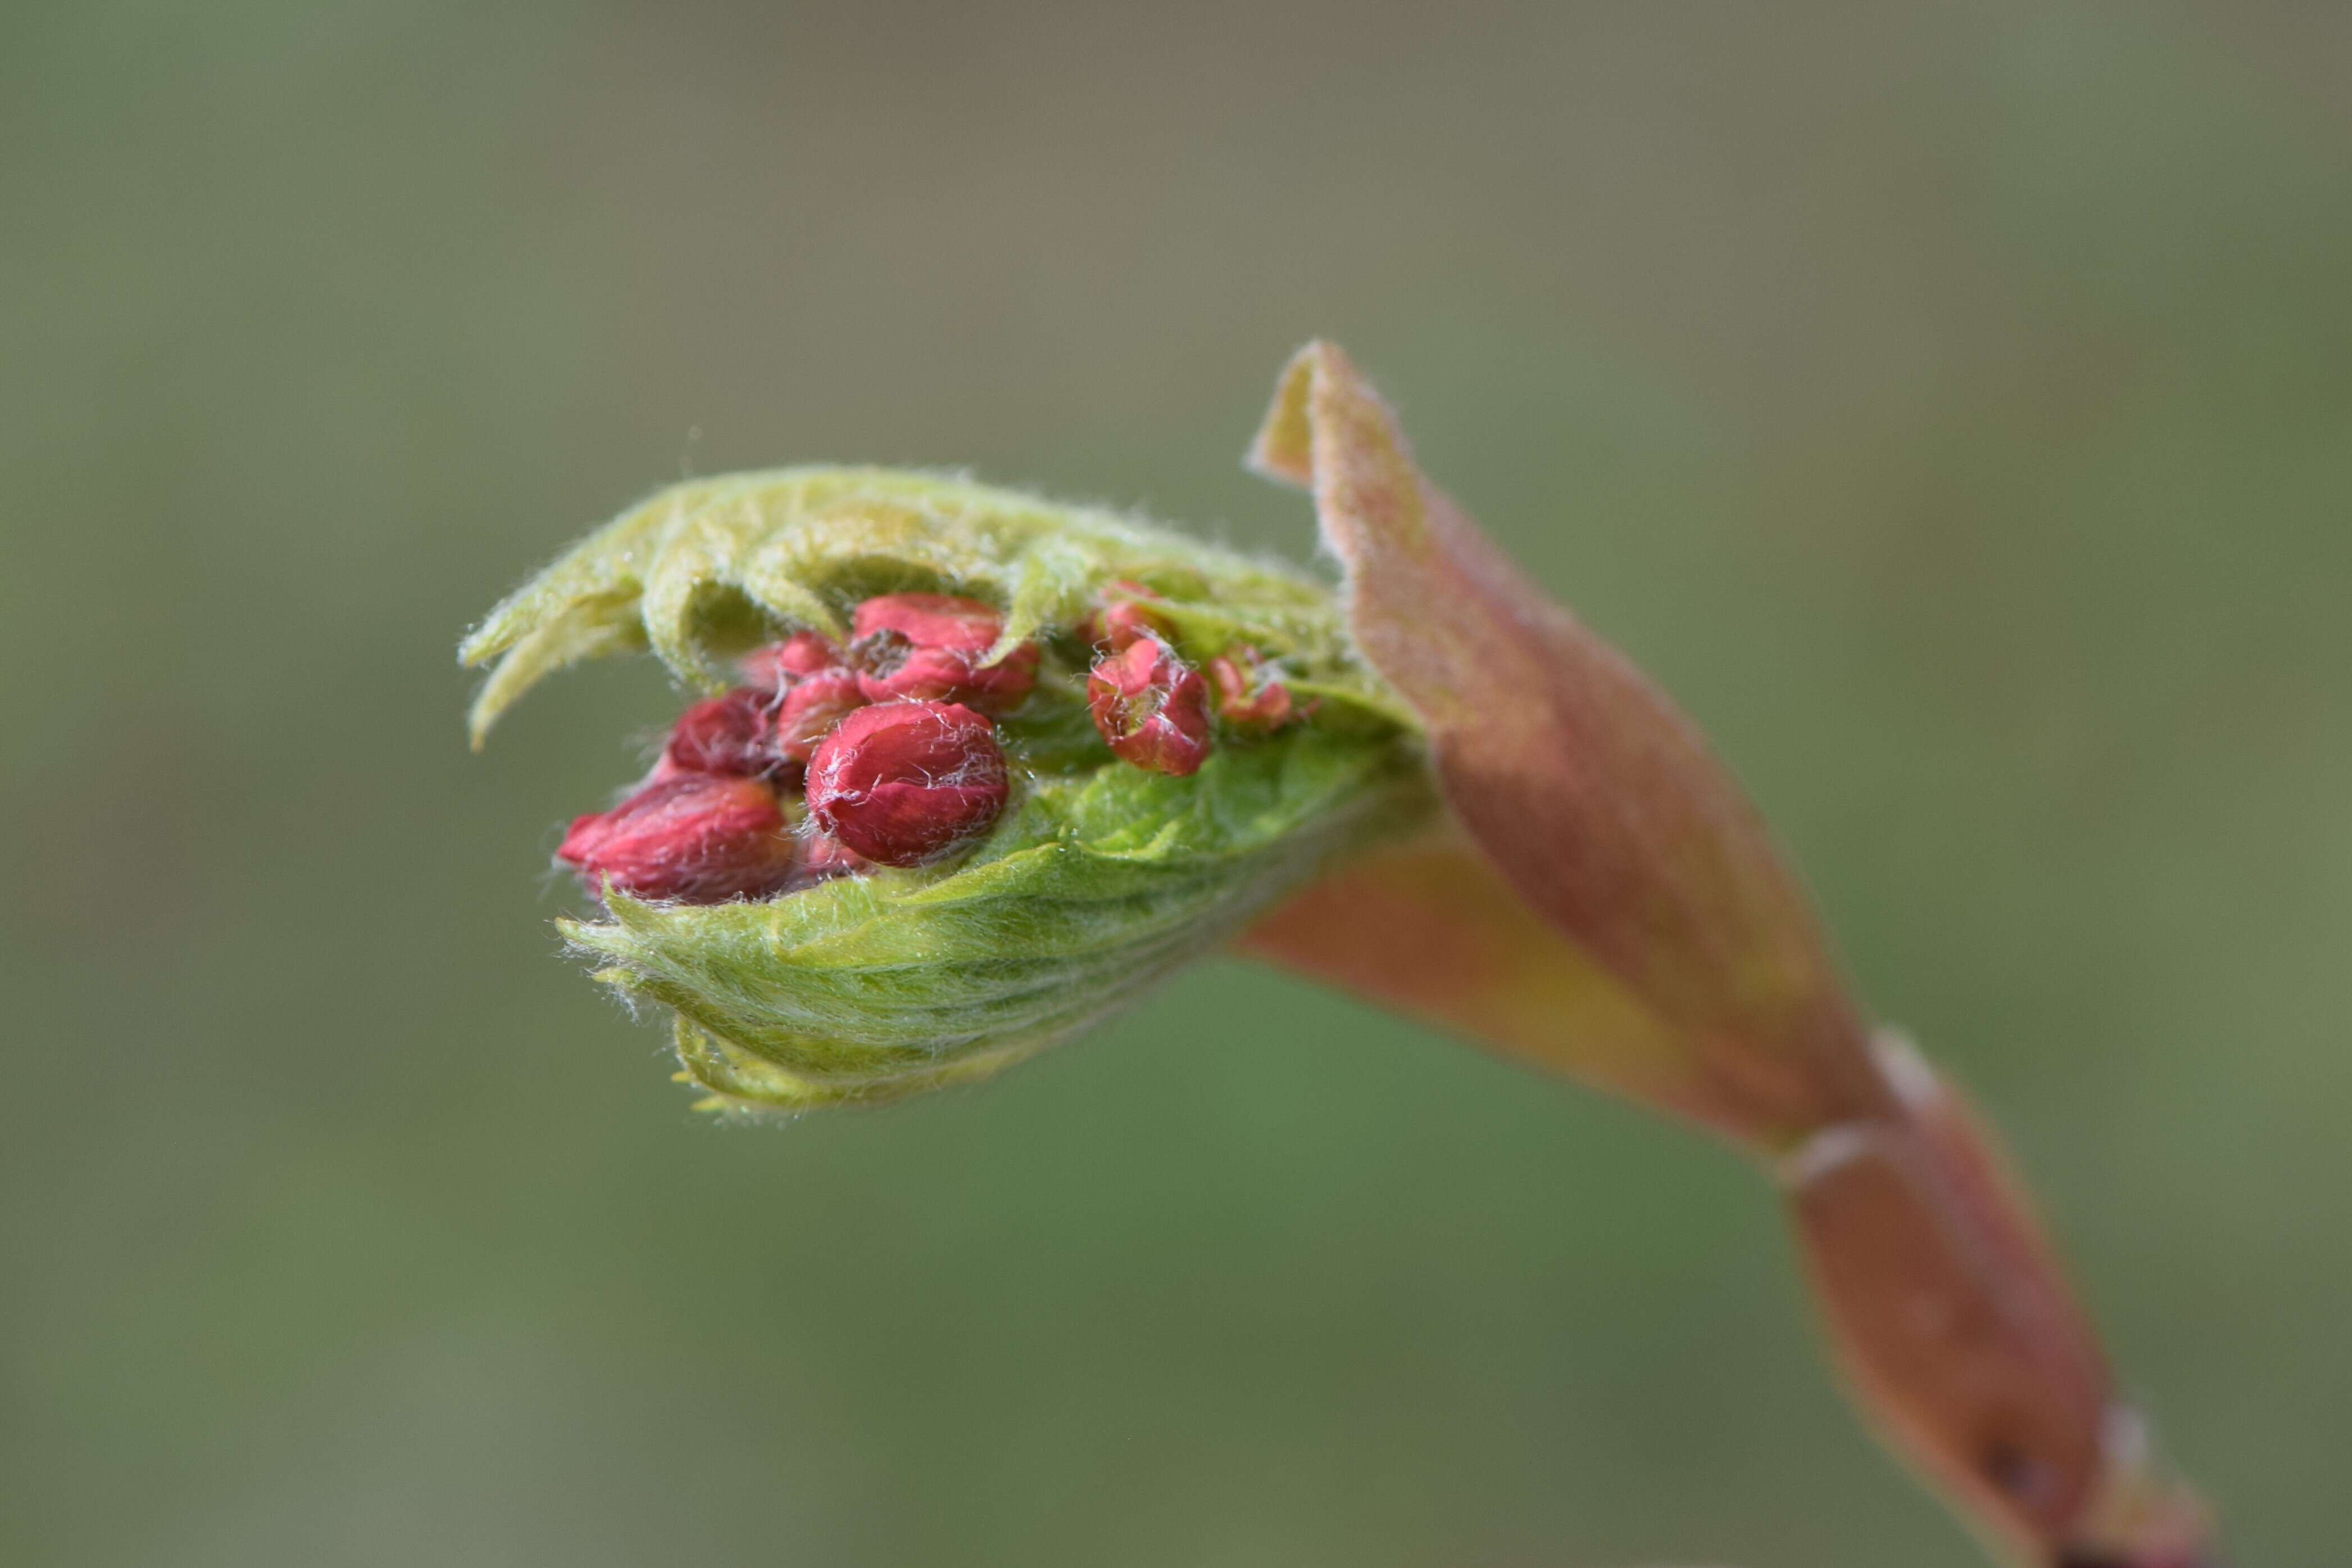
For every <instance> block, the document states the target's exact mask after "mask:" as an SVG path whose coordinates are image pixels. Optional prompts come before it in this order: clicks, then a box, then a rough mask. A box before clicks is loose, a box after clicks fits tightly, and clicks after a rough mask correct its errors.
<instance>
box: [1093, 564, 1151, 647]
mask: <svg viewBox="0 0 2352 1568" xmlns="http://www.w3.org/2000/svg"><path fill="white" fill-rule="evenodd" d="M1110 591H1112V592H1115V593H1123V594H1139V595H1143V596H1146V597H1149V596H1150V592H1151V591H1150V589H1148V588H1146V587H1144V586H1143V584H1141V583H1139V582H1132V581H1129V580H1127V579H1125V578H1121V579H1119V580H1118V581H1116V582H1113V583H1112V584H1110ZM1172 629H1173V628H1172V626H1171V622H1169V619H1168V617H1167V616H1165V615H1162V614H1161V613H1160V612H1159V611H1157V610H1154V609H1152V608H1151V607H1150V605H1148V604H1139V603H1137V602H1136V601H1135V600H1133V599H1114V600H1112V601H1110V602H1108V603H1107V604H1105V605H1104V606H1103V607H1102V608H1101V609H1100V610H1097V611H1096V612H1094V614H1092V615H1090V616H1088V617H1087V621H1086V623H1085V625H1083V626H1082V627H1081V628H1080V630H1081V631H1082V632H1085V634H1086V638H1087V642H1089V643H1093V644H1094V645H1095V646H1096V647H1097V648H1108V649H1109V650H1110V651H1111V652H1112V653H1121V652H1123V651H1125V650H1126V649H1127V648H1128V647H1129V645H1131V644H1132V643H1134V642H1135V640H1136V639H1137V638H1139V637H1160V638H1165V637H1166V636H1167V635H1168V633H1169V632H1171V630H1172Z"/></svg>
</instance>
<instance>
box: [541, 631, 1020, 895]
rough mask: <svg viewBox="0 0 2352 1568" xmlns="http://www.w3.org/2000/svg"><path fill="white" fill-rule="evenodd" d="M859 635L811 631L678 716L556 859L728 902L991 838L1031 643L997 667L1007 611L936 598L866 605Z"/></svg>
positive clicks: (600, 882)
mask: <svg viewBox="0 0 2352 1568" xmlns="http://www.w3.org/2000/svg"><path fill="white" fill-rule="evenodd" d="M855 625H856V639H855V640H854V641H853V642H852V643H850V645H849V647H848V648H847V649H843V648H842V647H841V646H840V645H838V644H837V643H834V642H833V641H832V640H831V639H829V638H826V637H824V636H822V635H820V634H818V633H816V632H797V633H795V634H793V636H792V637H790V638H787V639H786V640H784V641H783V642H781V643H772V644H771V645H769V646H767V647H763V648H761V649H759V650H758V651H756V652H755V653H751V655H750V656H748V657H747V658H745V659H744V660H743V661H742V662H741V664H740V666H739V667H740V670H741V672H742V674H743V677H744V684H743V685H739V686H736V687H734V688H732V689H731V690H730V691H727V692H725V693H722V694H721V695H718V696H715V697H710V698H707V699H705V700H704V701H701V702H698V703H696V704H694V705H693V706H691V707H689V708H688V709H687V710H686V712H685V713H684V714H682V715H680V716H679V717H678V719H677V723H676V724H675V725H674V726H673V727H671V730H670V734H669V737H668V740H667V743H666V744H665V745H664V747H662V754H661V758H660V760H659V761H658V762H657V763H656V764H655V767H654V770H653V772H652V774H651V775H650V776H648V777H647V779H646V781H645V782H644V783H643V784H642V785H640V786H639V787H638V789H637V790H636V791H635V793H634V794H632V795H631V796H630V797H629V798H628V799H627V800H624V801H622V802H621V803H620V804H619V805H618V806H615V807H614V808H613V809H612V810H609V811H601V812H594V813H592V814H590V815H588V816H584V817H581V818H579V819H577V820H576V821H573V822H572V829H571V831H570V832H569V833H567V834H566V835H565V836H564V840H563V843H562V847H561V848H559V849H558V850H557V851H556V858H557V859H559V860H561V861H562V862H565V863H566V864H568V865H570V866H572V869H573V870H575V871H576V872H578V873H579V874H580V876H581V878H582V880H583V882H585V883H588V884H589V886H591V887H592V888H593V889H595V890H597V891H599V892H601V891H602V890H603V889H604V888H605V887H607V886H610V887H614V888H617V889H619V890H620V891H622V892H624V893H626V894H631V895H633V896H635V897H638V898H646V899H661V900H670V901H675V902H678V903H685V904H720V903H725V902H728V901H729V900H732V899H742V898H766V897H770V896H772V895H773V894H778V893H784V892H789V891H791V890H793V888H795V887H799V886H805V885H807V884H808V883H814V882H818V881H822V880H824V878H826V877H829V876H837V875H841V874H844V873H852V872H856V871H859V870H862V869H864V868H865V867H866V866H867V865H868V864H869V863H874V864H881V865H893V866H908V865H919V864H922V863H924V862H928V861H931V860H935V859H937V858H939V857H940V856H941V855H943V854H946V853H949V852H952V851H953V850H955V849H957V848H959V847H960V846H961V845H962V844H964V843H966V842H968V841H971V839H973V838H975V837H977V836H978V835H979V834H981V833H982V832H984V831H987V829H988V828H989V827H990V825H991V824H992V823H993V822H994V821H996V819H997V817H998V816H999V815H1000V814H1001V813H1002V812H1003V810H1004V803H1005V800H1006V797H1007V794H1008V788H1009V787H1008V781H1007V775H1006V771H1005V767H1004V754H1003V749H1002V747H1000V746H999V745H998V743H997V737H996V729H995V726H994V724H993V723H992V722H991V720H990V719H989V717H987V716H986V715H988V714H1003V713H1007V712H1010V711H1011V710H1012V709H1013V708H1014V707H1016V706H1019V705H1020V703H1021V702H1022V700H1023V699H1024V698H1025V697H1026V696H1027V695H1028V694H1029V691H1030V688H1031V687H1032V686H1033V685H1034V684H1035V681H1036V672H1037V660H1038V650H1037V647H1036V644H1034V643H1021V644H1019V645H1017V646H1016V647H1015V648H1013V651H1012V652H1011V653H1008V654H1007V655H1006V656H1005V657H1004V658H1003V659H1000V660H998V661H996V662H995V663H993V664H990V663H988V662H986V655H987V653H988V651H989V649H990V648H991V647H992V645H993V644H994V643H995V642H996V640H997V636H998V633H999V632H1000V631H1001V630H1002V626H1003V622H1002V620H1001V619H1000V618H999V617H998V615H997V613H996V612H995V611H993V610H992V609H990V608H989V607H988V606H987V605H984V604H982V603H980V602H978V601H974V600H969V599H951V598H949V597H947V596H945V595H941V594H933V593H898V594H885V595H882V596H880V597H877V598H873V599H868V600H867V601H865V602H864V603H863V604H861V605H859V606H858V607H857V612H856V622H855ZM967 705H969V706H967ZM796 822H797V824H798V826H797V829H796V828H795V823H796Z"/></svg>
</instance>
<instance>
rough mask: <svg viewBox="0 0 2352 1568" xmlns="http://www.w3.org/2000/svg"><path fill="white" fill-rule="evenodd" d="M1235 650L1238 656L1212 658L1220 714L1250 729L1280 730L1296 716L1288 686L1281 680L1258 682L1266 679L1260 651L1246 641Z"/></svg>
mask: <svg viewBox="0 0 2352 1568" xmlns="http://www.w3.org/2000/svg"><path fill="white" fill-rule="evenodd" d="M1233 652H1234V654H1237V655H1239V657H1238V659H1236V658H1234V657H1232V656H1221V657H1219V658H1214V659H1212V660H1210V661H1209V678H1210V679H1211V680H1212V681H1214V682H1215V683H1216V685H1217V716H1219V717H1221V718H1223V720H1224V721H1225V722H1226V723H1227V724H1233V725H1239V726H1242V727H1244V728H1251V729H1279V728H1281V727H1283V726H1284V725H1286V724H1288V723H1289V722H1290V721H1291V719H1292V718H1293V717H1294V716H1295V715H1294V714H1293V713H1292V712H1291V706H1290V688H1289V687H1288V686H1286V685H1283V684H1282V683H1281V682H1280V681H1266V682H1265V684H1264V685H1259V684H1258V683H1259V681H1260V680H1261V679H1262V678H1263V677H1262V675H1261V674H1260V670H1259V664H1260V655H1259V653H1258V651H1257V650H1256V649H1255V648H1253V647H1251V646H1250V645H1249V644H1248V643H1234V648H1233ZM1253 688H1255V691H1253Z"/></svg>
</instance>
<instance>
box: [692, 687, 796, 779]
mask: <svg viewBox="0 0 2352 1568" xmlns="http://www.w3.org/2000/svg"><path fill="white" fill-rule="evenodd" d="M773 702H774V698H773V696H772V694H770V693H767V692H762V691H759V690H756V689H754V688H753V687H751V686H738V687H736V688H735V689H734V690H733V691H731V692H728V693H726V694H725V695H721V696H715V697H709V698H706V699H704V700H703V701H701V702H698V703H696V704H695V705H694V706H692V707H689V708H688V709H687V710H686V712H684V713H683V714H680V715H679V716H678V719H677V723H676V724H675V725H672V726H671V727H670V732H669V742H668V744H667V745H666V746H665V747H662V757H661V763H660V766H659V768H658V769H657V771H656V778H667V777H669V776H670V775H672V774H676V773H721V774H727V775H730V776H733V777H736V778H743V779H772V778H777V777H779V776H781V775H783V774H786V773H788V772H791V771H792V770H793V760H794V759H793V758H790V757H787V756H786V755H785V754H784V753H783V752H782V750H780V749H779V748H778V747H777V745H776V737H775V722H774V716H773V714H772V711H771V710H772V705H773ZM799 760H802V761H805V760H806V758H805V757H804V756H803V758H800V759H799Z"/></svg>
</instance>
